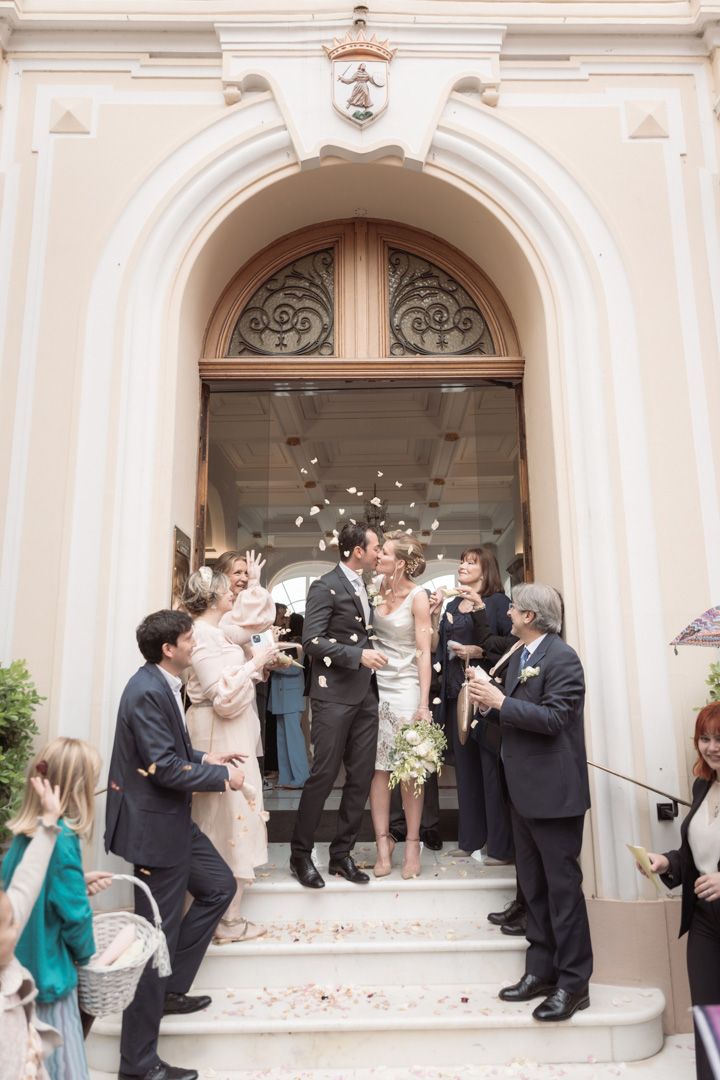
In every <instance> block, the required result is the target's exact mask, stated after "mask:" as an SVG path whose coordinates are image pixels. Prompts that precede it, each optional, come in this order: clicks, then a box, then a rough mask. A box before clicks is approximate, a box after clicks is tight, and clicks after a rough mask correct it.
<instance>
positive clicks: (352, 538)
mask: <svg viewBox="0 0 720 1080" xmlns="http://www.w3.org/2000/svg"><path fill="white" fill-rule="evenodd" d="M369 532H375V530H374V529H372V528H371V527H370V526H369V525H368V523H367V521H358V522H357V524H356V525H353V523H352V522H351V521H348V522H346V523H345V525H343V527H342V529H341V530H340V535H339V536H338V550H339V552H340V562H347V561H348V559H349V558H350V556H351V555H352V553H353V551H354V550H355V548H356V547H361V548H362V549H363V551H366V550H367V546H368V540H367V536H368V533H369Z"/></svg>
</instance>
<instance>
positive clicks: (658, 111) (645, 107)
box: [625, 101, 669, 139]
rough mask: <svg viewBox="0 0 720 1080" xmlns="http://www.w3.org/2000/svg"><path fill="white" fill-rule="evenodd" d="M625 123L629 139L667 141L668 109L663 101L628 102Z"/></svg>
mask: <svg viewBox="0 0 720 1080" xmlns="http://www.w3.org/2000/svg"><path fill="white" fill-rule="evenodd" d="M625 122H626V124H627V133H628V138H629V139H667V138H668V136H669V130H668V114H667V107H666V105H664V104H663V102H661V101H652V102H641V101H628V102H626V104H625Z"/></svg>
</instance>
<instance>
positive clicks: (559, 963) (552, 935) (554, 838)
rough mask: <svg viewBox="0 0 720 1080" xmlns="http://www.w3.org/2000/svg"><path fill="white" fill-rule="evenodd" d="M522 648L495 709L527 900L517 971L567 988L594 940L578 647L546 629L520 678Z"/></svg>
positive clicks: (582, 978)
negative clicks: (586, 885)
mask: <svg viewBox="0 0 720 1080" xmlns="http://www.w3.org/2000/svg"><path fill="white" fill-rule="evenodd" d="M521 653H522V651H521V650H518V652H516V653H514V654H513V656H512V657H511V659H510V662H509V664H508V671H507V676H506V680H505V694H506V697H505V700H504V702H503V704H502V708H501V709H500V714H499V715H500V724H501V732H502V746H501V757H502V763H503V767H504V771H505V780H506V782H507V788H508V792H509V795H510V801H511V810H512V825H513V835H514V839H515V853H516V863H517V875H518V881H519V883H520V887H521V889H522V891H523V893H524V895H525V900H526V903H527V908H528V918H527V938H528V941H529V942H530V946H529V948H528V951H527V954H526V961H525V970H526V972H527V973H528V974H531V975H536V976H538V977H539V978H541V979H542V980H543V981H544V982H549V983H553V982H556V983H557V985H558V986H559V987H560V988H561V989H563V990H567V991H569V992H570V993H579V992H580V991H583V990H585V989H586V988H587V985H588V981H589V979H590V975H591V973H592V946H591V943H590V930H589V927H588V920H587V911H586V908H585V899H584V897H583V893H582V872H581V870H580V863H579V858H580V848H581V846H582V833H583V820H584V817H585V811H586V810H587V809H588V808H589V806H590V789H589V785H588V773H587V758H586V753H585V734H584V731H583V703H584V699H585V679H584V676H583V669H582V665H581V663H580V660H579V659H578V656H577V654H576V653H575V651H574V650H573V649H571V648H570V646H569V645H566V644H565V642H564V641H563V640H562V638H560V637H558V635H557V634H547V635H546V637H545V638H544V639H543V640H542V641H541V642H540V643H539V645H537V647H536V648H535V650H534V651H533V652H532V653H531V655H530V658H529V660H528V661H527V664H526V667H530V668H538V673H537V675H534V676H532V677H530V678H527V679H526V680H525V681H524V682H521V681H520V659H521Z"/></svg>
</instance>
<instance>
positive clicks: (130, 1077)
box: [118, 1061, 198, 1080]
mask: <svg viewBox="0 0 720 1080" xmlns="http://www.w3.org/2000/svg"><path fill="white" fill-rule="evenodd" d="M118 1080H198V1074H197V1072H196V1070H195V1069H178V1068H175V1067H174V1066H173V1065H168V1063H167V1062H166V1061H158V1063H157V1065H153V1067H152V1069H148V1071H147V1072H146V1073H142V1075H140V1076H137V1075H136V1074H135V1073H132V1074H131V1073H123V1072H121V1073H118Z"/></svg>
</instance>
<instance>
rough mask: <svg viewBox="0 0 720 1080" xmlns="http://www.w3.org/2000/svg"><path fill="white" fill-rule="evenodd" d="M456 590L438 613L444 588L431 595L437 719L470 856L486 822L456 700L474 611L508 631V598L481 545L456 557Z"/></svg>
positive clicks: (502, 856) (474, 751)
mask: <svg viewBox="0 0 720 1080" xmlns="http://www.w3.org/2000/svg"><path fill="white" fill-rule="evenodd" d="M457 578H458V587H457V594H458V595H456V596H455V597H454V598H453V599H452V600H450V602H449V603H448V605H447V607H446V608H445V612H444V614H443V615H442V617H441V615H440V612H441V610H442V605H443V601H444V599H445V596H444V590H442V589H439V590H438V592H436V593H434V594H433V595H432V596H431V598H430V609H431V612H432V620H433V629H434V633H433V646H434V648H435V650H436V652H435V662H436V663H439V664H441V665H442V671H441V688H440V707H439V709H438V712H437V714H436V719H437V721H438V723H441V724H442V725H443V727H444V728H445V732H446V735H447V740H448V745H449V746H450V747H452V751H453V756H454V762H455V779H456V783H457V795H458V847H457V851H456V854H458V855H462V856H466V855H472V853H473V851H476V850H478V849H479V848H482V847H484V846H485V844H486V842H487V840H488V822H487V812H486V808H485V793H484V789H483V776H482V763H481V760H480V748H479V746H478V744H477V742H476V741H475V740H474V739H468V740H467V742H466V743H465V744H464V745H463V744H462V743H461V742H460V739H459V738H458V731H457V699H458V694H459V693H460V688H461V686H462V684H463V683H464V681H465V665H466V663H469V664H478V663H479V662H480V658H481V656H482V649H480V648H478V647H477V646H476V645H474V644H473V642H474V640H475V634H476V631H475V624H474V621H473V614H472V613H473V611H475V610H476V609H477V608H479V607H481V606H482V607H484V610H485V615H486V618H487V622H488V624H489V627H490V631H491V633H492V634H509V633H510V631H511V624H510V619H509V617H508V614H507V611H508V608H509V606H510V599H509V597H507V596H506V595H505V593H504V592H503V589H502V582H501V579H500V570H499V567H498V563H497V559H496V558H495V555H494V554H493V552H492V551H491V550H490V549H489V548H486V547H483V546H478V547H472V548H466V549H465V551H463V553H462V554H461V556H460V566H459V567H458V572H457ZM488 854H489V855H491V856H492V857H493V858H494V859H496V860H497V861H503V862H504V861H505V860H507V859H508V858H509V857H510V855H509V852H508V851H507V850H498V851H488Z"/></svg>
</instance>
